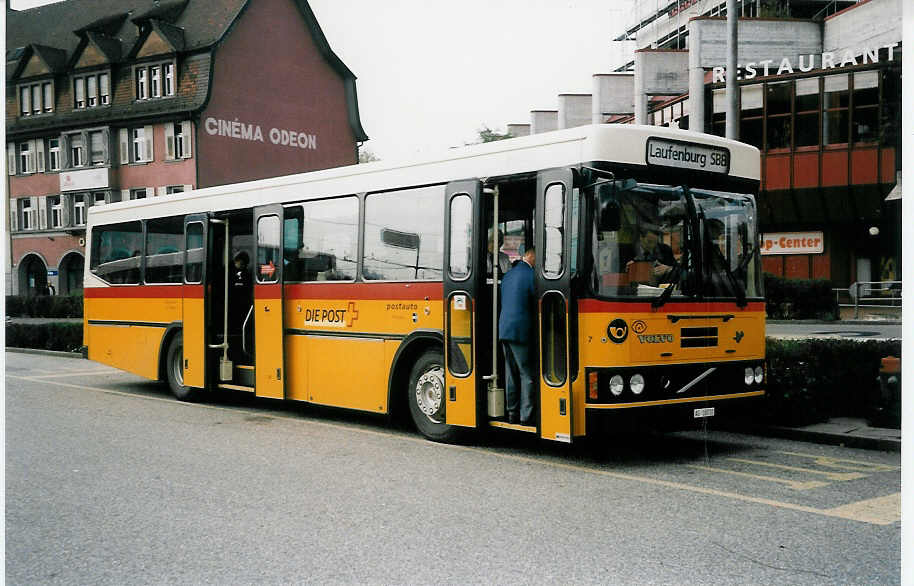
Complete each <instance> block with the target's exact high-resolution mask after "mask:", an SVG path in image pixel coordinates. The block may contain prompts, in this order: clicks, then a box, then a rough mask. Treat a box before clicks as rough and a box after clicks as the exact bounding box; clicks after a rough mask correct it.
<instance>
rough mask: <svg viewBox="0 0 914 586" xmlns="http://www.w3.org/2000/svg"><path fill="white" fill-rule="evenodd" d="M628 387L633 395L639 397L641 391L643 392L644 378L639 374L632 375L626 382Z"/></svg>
mask: <svg viewBox="0 0 914 586" xmlns="http://www.w3.org/2000/svg"><path fill="white" fill-rule="evenodd" d="M628 386H629V387H630V388H631V390H632V392H633V393H635V394H636V395H640V394H641V391H643V390H644V377H643V376H641V375H640V374H633V375H632V378H631V379H630V380H629V381H628Z"/></svg>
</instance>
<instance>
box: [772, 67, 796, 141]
mask: <svg viewBox="0 0 914 586" xmlns="http://www.w3.org/2000/svg"><path fill="white" fill-rule="evenodd" d="M767 100H768V103H767V104H766V107H767V113H768V115H767V124H768V132H767V136H766V140H767V147H768V149H769V150H770V149H783V148H790V137H791V134H792V131H793V127H792V124H791V119H790V112H791V102H792V100H793V82H792V81H782V82H778V83H769V84H767Z"/></svg>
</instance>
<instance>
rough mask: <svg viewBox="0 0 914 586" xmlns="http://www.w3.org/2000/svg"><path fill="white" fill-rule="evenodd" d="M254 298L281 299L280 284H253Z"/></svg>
mask: <svg viewBox="0 0 914 586" xmlns="http://www.w3.org/2000/svg"><path fill="white" fill-rule="evenodd" d="M254 299H282V285H281V284H279V283H275V284H270V285H254Z"/></svg>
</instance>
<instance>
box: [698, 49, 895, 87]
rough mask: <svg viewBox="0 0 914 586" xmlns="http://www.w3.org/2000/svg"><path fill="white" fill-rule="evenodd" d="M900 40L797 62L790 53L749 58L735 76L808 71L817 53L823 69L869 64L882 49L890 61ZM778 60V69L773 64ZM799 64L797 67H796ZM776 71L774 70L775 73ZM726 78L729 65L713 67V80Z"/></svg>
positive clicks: (825, 53)
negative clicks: (773, 56) (784, 55)
mask: <svg viewBox="0 0 914 586" xmlns="http://www.w3.org/2000/svg"><path fill="white" fill-rule="evenodd" d="M896 47H898V43H892V44H891V45H882V46H880V47H876V48H875V49H874V48H871V47H865V48H862V49H859V50H857V51H852V50H851V49H847V50H845V51H842V52H840V54H839V52H838V51H824V52H822V53H821V54H819V55H816V54H814V53H811V54H809V55H799V56H798V57H797V60H796V62H795V61H794V60H792V59H791V58H790V57H783V58H782V59H781V60H780V62H778V61H777V60H776V59H765V60H761V61H750V62H749V63H746V64H745V65H742V64H739V63H737V65H736V71H737V73H736V79H738V80H744V79H753V78H755V77H756V76H762V77H767V76H769V75H787V74H791V73H796V72H798V71H799V72H800V73H806V72H808V71H812V70H813V68H814V67H815V61H816V59H815V58H816V57H817V56H818V57H819V58H820V61H821V64H822V66H821V68H820V69H835V68H839V67H850V66H853V65H868V64H875V63H879V61H880V56H879V50H880V49H886V50H887V54H888V59H887V61H894V60H895V48H896ZM775 64H777V70H775V69H774V65H775ZM794 65H796V67H794ZM772 71H774V73H772ZM726 81H727V68H726V67H723V66H719V65H718V66H715V67H713V68H712V69H711V83H724V82H726Z"/></svg>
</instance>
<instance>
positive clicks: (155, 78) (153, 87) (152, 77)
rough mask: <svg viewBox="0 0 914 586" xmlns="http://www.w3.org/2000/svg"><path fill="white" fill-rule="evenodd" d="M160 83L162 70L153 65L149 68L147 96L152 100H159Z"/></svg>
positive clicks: (160, 95)
mask: <svg viewBox="0 0 914 586" xmlns="http://www.w3.org/2000/svg"><path fill="white" fill-rule="evenodd" d="M161 81H162V68H161V66H159V65H153V66H152V67H150V68H149V89H150V92H149V94H150V95H151V96H152V97H153V98H160V97H162V94H161V93H160V87H161V86H160V84H161Z"/></svg>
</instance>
